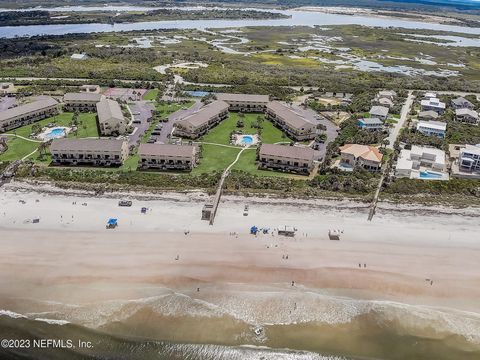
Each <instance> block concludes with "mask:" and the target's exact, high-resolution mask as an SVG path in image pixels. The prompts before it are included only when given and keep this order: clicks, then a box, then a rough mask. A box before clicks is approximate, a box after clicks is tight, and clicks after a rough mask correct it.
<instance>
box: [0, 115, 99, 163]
mask: <svg viewBox="0 0 480 360" xmlns="http://www.w3.org/2000/svg"><path fill="white" fill-rule="evenodd" d="M72 118H73V113H68V112H65V113H61V114H58V115H56V116H53V117H50V118H47V119H43V120H40V121H38V122H36V124H39V125H40V126H41V127H44V126H45V125H47V124H49V123H55V124H57V125H58V126H70V124H71V121H72ZM32 126H33V124H30V125H25V126H22V127H20V128H18V129H15V130H11V131H9V132H7V134H17V135H20V136H23V137H26V138H28V137H29V136H30V134H31V133H32ZM68 137H78V138H84V137H98V129H97V121H96V114H92V113H81V114H79V116H78V131H77V133H76V134H75V133H70V134H69V135H68ZM39 144H40V143H37V142H32V141H28V140H24V139H21V138H18V137H9V139H8V150H7V151H6V152H5V153H3V154H1V155H0V161H14V160H19V159H22V158H23V157H24V156H26V155H28V154H30V153H32V152H33V151H34V150H35V149H37V148H38V146H39ZM31 159H32V160H34V161H39V159H38V154H34V155H32V157H31Z"/></svg>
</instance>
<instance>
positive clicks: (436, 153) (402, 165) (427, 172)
mask: <svg viewBox="0 0 480 360" xmlns="http://www.w3.org/2000/svg"><path fill="white" fill-rule="evenodd" d="M445 168H446V159H445V152H444V151H443V150H440V149H436V148H432V147H421V146H416V145H412V148H411V149H410V150H409V149H403V150H402V151H401V152H400V156H399V157H398V160H397V165H396V167H395V176H397V177H407V178H410V179H425V180H448V174H447V173H446V172H445Z"/></svg>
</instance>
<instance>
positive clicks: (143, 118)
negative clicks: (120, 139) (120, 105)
mask: <svg viewBox="0 0 480 360" xmlns="http://www.w3.org/2000/svg"><path fill="white" fill-rule="evenodd" d="M129 107H130V110H131V111H132V114H133V119H134V121H135V122H136V121H140V123H133V124H132V126H134V127H135V130H134V131H133V133H132V134H131V135H130V136H129V137H128V143H129V144H130V145H136V144H137V142H138V140H139V139H140V138H141V137H142V136H143V134H145V132H146V131H147V130H148V127H149V126H150V123H149V122H148V119H149V118H151V117H152V112H153V110H155V107H154V106H153V105H152V103H150V102H149V101H135V102H133V103H131V104H130V105H129Z"/></svg>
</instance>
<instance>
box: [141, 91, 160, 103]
mask: <svg viewBox="0 0 480 360" xmlns="http://www.w3.org/2000/svg"><path fill="white" fill-rule="evenodd" d="M158 92H159V90H158V89H150V90H148V91H147V92H146V94H145V95H144V96H143V100H155V99H156V98H157V96H158Z"/></svg>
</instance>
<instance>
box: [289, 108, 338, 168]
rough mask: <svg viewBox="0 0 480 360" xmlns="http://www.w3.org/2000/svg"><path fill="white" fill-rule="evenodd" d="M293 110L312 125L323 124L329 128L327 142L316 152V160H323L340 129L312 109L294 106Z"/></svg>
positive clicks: (320, 145)
mask: <svg viewBox="0 0 480 360" xmlns="http://www.w3.org/2000/svg"><path fill="white" fill-rule="evenodd" d="M292 108H293V109H294V110H295V111H296V112H297V113H299V114H300V115H302V116H303V117H304V118H305V119H306V120H308V121H309V122H311V123H312V124H315V125H318V124H322V125H324V126H325V127H326V128H327V130H326V131H325V133H326V134H327V141H326V142H325V143H323V144H319V149H318V150H317V151H315V158H316V159H318V160H323V159H324V158H325V154H326V152H327V146H328V144H330V143H331V142H332V141H334V140H335V139H336V138H337V136H338V132H337V130H338V129H339V127H338V126H337V125H335V124H334V123H333V122H331V121H330V120H328V119H327V118H325V117H324V116H322V115H320V114H318V113H317V112H316V111H314V110H312V109H310V108H306V109H305V108H303V107H302V106H298V105H293V106H292Z"/></svg>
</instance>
